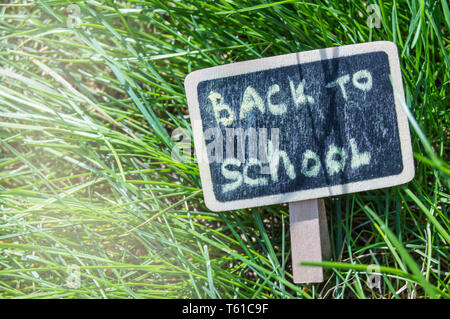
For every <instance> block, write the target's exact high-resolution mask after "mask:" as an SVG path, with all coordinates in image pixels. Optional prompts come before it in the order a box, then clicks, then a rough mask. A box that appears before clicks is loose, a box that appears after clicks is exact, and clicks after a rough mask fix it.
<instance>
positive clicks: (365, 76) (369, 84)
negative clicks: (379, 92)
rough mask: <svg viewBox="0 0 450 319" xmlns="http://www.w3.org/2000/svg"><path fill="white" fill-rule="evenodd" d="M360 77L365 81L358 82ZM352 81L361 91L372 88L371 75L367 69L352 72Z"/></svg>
mask: <svg viewBox="0 0 450 319" xmlns="http://www.w3.org/2000/svg"><path fill="white" fill-rule="evenodd" d="M361 79H366V81H365V82H360V80H361ZM352 82H353V85H354V86H355V87H356V88H358V89H360V90H362V91H369V90H370V89H371V88H372V75H371V74H370V72H369V71H367V70H361V71H358V72H356V73H355V74H353V77H352Z"/></svg>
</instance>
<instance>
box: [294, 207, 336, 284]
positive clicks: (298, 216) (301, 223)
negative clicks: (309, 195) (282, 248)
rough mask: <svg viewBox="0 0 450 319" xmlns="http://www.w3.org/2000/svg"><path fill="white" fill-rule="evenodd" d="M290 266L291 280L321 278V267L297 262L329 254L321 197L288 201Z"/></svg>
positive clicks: (303, 281)
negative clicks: (301, 264) (292, 276)
mask: <svg viewBox="0 0 450 319" xmlns="http://www.w3.org/2000/svg"><path fill="white" fill-rule="evenodd" d="M289 220H290V223H291V227H290V230H291V248H292V249H291V251H292V270H293V275H294V282H295V283H317V282H322V281H323V269H322V267H307V266H299V264H300V263H301V262H302V261H316V262H321V261H322V254H323V255H324V258H325V259H329V258H330V256H331V246H330V239H329V236H328V227H327V220H326V213H325V205H324V203H323V200H318V199H311V200H306V201H299V202H292V203H289Z"/></svg>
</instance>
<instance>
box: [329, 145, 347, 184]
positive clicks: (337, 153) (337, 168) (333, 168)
mask: <svg viewBox="0 0 450 319" xmlns="http://www.w3.org/2000/svg"><path fill="white" fill-rule="evenodd" d="M336 157H339V158H338V159H336ZM346 159H347V154H346V153H345V150H344V149H343V148H342V147H337V146H336V145H334V144H331V145H330V148H329V149H328V152H327V157H326V164H327V172H328V175H330V176H331V175H334V174H337V173H339V172H341V171H343V170H344V167H345V160H346Z"/></svg>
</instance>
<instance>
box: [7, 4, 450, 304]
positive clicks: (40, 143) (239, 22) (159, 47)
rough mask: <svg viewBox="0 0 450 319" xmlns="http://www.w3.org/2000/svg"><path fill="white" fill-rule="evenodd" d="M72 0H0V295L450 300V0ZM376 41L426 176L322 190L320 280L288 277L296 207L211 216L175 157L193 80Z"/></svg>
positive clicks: (190, 171) (190, 170) (190, 173)
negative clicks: (394, 77) (375, 281)
mask: <svg viewBox="0 0 450 319" xmlns="http://www.w3.org/2000/svg"><path fill="white" fill-rule="evenodd" d="M73 3H74V4H75V5H72V6H70V5H71V2H69V1H65V0H50V1H44V0H27V1H18V0H17V1H16V0H13V1H10V4H0V46H1V50H0V298H449V297H450V287H449V284H450V267H449V254H450V248H449V244H450V235H449V233H450V221H449V215H448V208H449V201H450V195H449V186H450V183H449V176H450V165H449V164H448V162H449V143H448V142H449V134H450V132H449V127H450V125H449V117H450V113H449V105H450V98H449V97H448V96H447V90H448V88H449V84H450V72H449V70H450V56H449V47H450V39H449V30H450V11H449V7H448V3H447V1H446V0H436V1H435V0H424V1H416V0H409V1H406V0H405V1H404V0H399V1H373V0H369V1H359V0H358V1H350V0H345V1H341V0H339V1H338V0H321V1H289V0H288V1H278V2H274V3H270V2H268V1H235V0H230V1H225V0H221V1H193V0H191V1H189V0H188V1H171V2H170V3H169V2H166V1H157V0H148V1H147V0H129V1H113V0H88V1H78V2H76V1H73ZM370 4H377V5H378V6H379V9H380V14H381V19H380V21H379V22H380V25H379V28H377V27H376V25H374V26H375V27H369V26H368V23H367V21H368V18H369V16H370V15H372V17H371V18H369V21H372V22H373V21H376V19H375V18H376V17H374V16H373V13H374V12H375V11H374V8H375V7H368V5H370ZM78 10H79V11H78ZM372 18H373V19H374V20H370V19H372ZM376 40H389V41H393V42H395V43H396V44H397V46H398V49H399V55H400V62H401V68H402V76H403V82H404V88H405V95H406V105H404V107H405V108H406V109H407V110H409V114H408V117H409V121H410V129H411V134H412V143H413V150H414V159H415V168H416V177H415V178H414V180H412V181H411V182H410V183H408V184H406V185H402V186H397V187H392V188H387V189H380V190H375V191H369V192H361V193H355V194H349V195H343V196H337V197H331V198H326V199H325V204H326V209H327V215H328V226H329V231H330V238H331V245H332V259H331V260H330V261H327V262H324V263H323V266H324V267H326V276H327V278H326V281H324V282H323V283H320V284H313V285H296V284H293V281H292V275H291V270H292V268H291V264H290V263H291V262H290V260H291V255H290V239H289V215H288V214H289V212H288V206H287V205H286V204H284V205H275V206H268V207H260V208H255V209H247V210H236V211H230V212H223V213H215V212H211V211H209V210H208V209H207V208H206V207H205V205H204V201H203V194H202V192H201V184H200V178H199V172H198V166H197V164H196V162H195V159H194V158H192V160H191V161H185V162H181V161H177V160H176V159H175V158H174V157H173V156H172V152H173V151H174V150H176V149H175V148H174V146H175V145H176V143H175V142H174V140H173V139H172V135H173V134H174V132H178V131H179V130H177V129H185V130H188V131H190V130H191V125H190V120H189V114H188V111H187V104H186V97H185V91H184V87H183V81H184V78H185V77H186V75H187V74H188V73H189V72H191V71H194V70H197V69H201V68H206V67H211V66H215V65H221V64H226V63H231V62H234V61H245V60H250V59H256V58H261V57H267V56H274V55H279V54H285V53H292V52H299V51H306V50H311V49H318V48H324V47H331V46H338V45H345V44H353V43H361V42H367V41H376ZM191 155H192V157H194V154H193V153H192V154H191ZM369 265H377V266H379V267H380V270H381V273H382V275H381V280H380V286H379V287H375V288H370V287H371V285H368V283H367V280H368V275H370V274H371V273H370V271H369V270H370V269H371V268H369V269H368V267H369ZM78 276H79V278H80V280H79V281H78V280H77V279H78Z"/></svg>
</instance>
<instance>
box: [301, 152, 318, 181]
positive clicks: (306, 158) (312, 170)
mask: <svg viewBox="0 0 450 319" xmlns="http://www.w3.org/2000/svg"><path fill="white" fill-rule="evenodd" d="M311 160H312V161H314V164H313V165H309V162H310V161H311ZM320 166H321V164H320V159H319V156H318V155H317V154H316V153H315V152H313V151H311V150H306V151H305V153H303V161H302V174H303V175H305V176H307V177H316V176H317V175H318V174H319V170H320Z"/></svg>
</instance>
